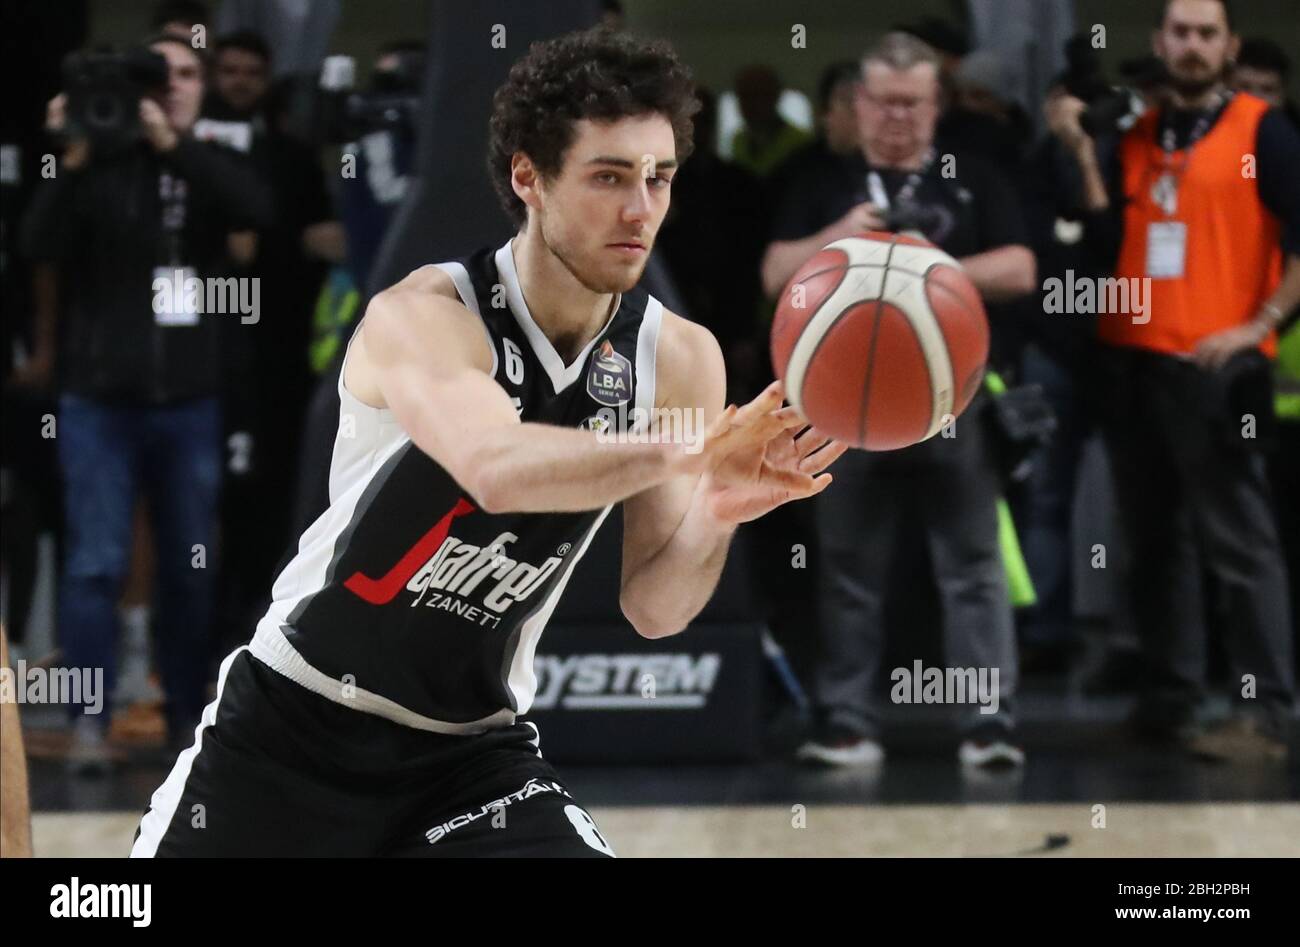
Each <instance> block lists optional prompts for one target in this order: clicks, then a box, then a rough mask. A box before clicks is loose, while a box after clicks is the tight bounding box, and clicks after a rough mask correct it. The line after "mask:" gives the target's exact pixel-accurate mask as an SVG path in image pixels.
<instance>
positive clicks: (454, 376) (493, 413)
mask: <svg viewBox="0 0 1300 947" xmlns="http://www.w3.org/2000/svg"><path fill="white" fill-rule="evenodd" d="M715 348H716V345H715ZM491 369H492V355H491V351H490V350H489V348H488V345H487V339H486V337H485V336H484V333H483V328H482V324H481V321H480V320H479V318H478V317H477V316H475V315H474V314H473V313H471V312H470V311H469V310H468V309H467V308H465V306H464V305H463V304H462V303H461V302H460V301H459V298H458V297H457V296H456V290H455V286H454V284H453V283H452V282H451V280H450V278H449V277H447V276H446V275H445V274H444V273H443V272H442V271H441V270H438V269H437V268H436V267H422V268H421V269H419V270H416V271H415V272H414V273H412V274H411V275H410V276H408V277H407V278H406V279H404V280H403V281H402V282H400V283H398V284H396V285H395V286H393V287H391V288H390V289H387V290H385V291H384V292H382V293H380V294H379V295H377V296H376V297H375V298H374V300H372V301H371V303H370V306H369V308H368V309H367V311H366V318H365V321H364V322H363V324H362V326H361V327H360V328H359V329H358V330H357V337H356V339H355V341H354V342H353V344H352V349H351V352H350V354H349V356H348V359H347V365H346V376H345V378H344V383H345V385H346V386H347V388H348V390H349V391H351V392H352V393H353V394H354V395H356V396H357V397H358V398H360V399H361V400H362V401H363V402H364V403H366V404H369V405H371V406H373V407H377V408H389V409H390V410H392V412H393V414H394V416H395V417H396V419H397V421H398V423H399V424H401V426H402V428H403V429H404V430H405V431H406V432H407V433H408V434H409V435H410V437H411V440H412V441H413V442H414V443H415V445H416V446H417V447H419V448H420V449H421V450H422V451H424V452H425V453H426V454H428V455H429V456H430V457H432V458H433V459H434V460H435V461H437V462H438V463H439V464H440V465H442V466H443V467H444V468H445V469H446V470H447V471H448V472H449V473H450V474H451V475H452V476H453V477H454V478H455V479H456V481H457V482H458V483H459V484H460V485H461V486H463V487H464V488H465V489H466V490H467V491H468V492H469V494H470V496H471V497H472V498H473V499H474V501H475V502H476V503H477V504H478V505H479V506H480V507H481V508H482V509H483V510H485V511H487V512H489V513H506V512H553V511H579V510H592V509H599V508H600V507H602V506H606V505H608V504H610V503H617V502H618V501H620V500H622V499H625V498H626V497H629V496H632V495H633V494H635V493H639V492H640V491H642V490H644V489H646V488H647V487H652V486H655V485H657V484H661V483H664V482H666V481H668V480H672V479H675V478H678V477H682V476H690V475H692V474H696V475H698V473H699V471H701V470H702V469H703V468H704V466H705V465H706V464H708V463H710V461H711V459H712V458H716V457H718V456H721V455H722V454H725V453H726V452H727V451H729V450H732V449H733V448H741V447H747V446H750V445H751V444H755V443H763V442H765V441H766V439H767V438H768V437H770V436H771V435H772V434H773V433H775V432H776V431H777V430H778V429H779V428H780V425H781V424H782V423H784V421H785V419H784V418H780V419H778V418H775V417H773V418H766V419H763V418H760V417H759V413H758V412H753V411H751V412H747V413H746V414H745V415H744V416H743V417H742V418H741V419H740V421H739V422H736V423H732V424H730V425H729V426H728V427H727V429H726V430H725V431H722V432H719V434H718V436H716V437H714V438H712V439H710V440H709V442H708V443H707V444H706V448H705V450H704V451H701V452H699V453H689V452H687V451H686V450H685V447H684V445H682V444H629V443H610V442H607V441H601V440H600V439H598V438H597V436H596V435H595V434H594V433H592V432H590V431H578V430H569V429H567V428H562V427H557V426H555V425H550V424H541V423H533V422H522V423H521V422H520V420H519V417H518V415H517V414H516V412H515V408H514V405H513V404H512V403H511V401H510V398H509V397H508V396H507V395H506V393H505V391H504V390H503V389H502V388H501V386H500V385H498V384H497V383H496V382H495V381H493V379H492V377H491V374H490V373H491ZM778 406H779V399H778V401H777V402H775V403H774V404H773V405H772V408H775V407H778ZM719 407H720V406H719ZM767 413H771V409H769V411H768V412H767ZM742 422H743V423H742ZM730 469H731V468H730V467H723V468H722V469H721V471H720V472H719V476H723V477H725V476H727V474H728V471H729V470H730Z"/></svg>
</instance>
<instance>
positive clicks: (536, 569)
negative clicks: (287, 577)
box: [343, 498, 571, 628]
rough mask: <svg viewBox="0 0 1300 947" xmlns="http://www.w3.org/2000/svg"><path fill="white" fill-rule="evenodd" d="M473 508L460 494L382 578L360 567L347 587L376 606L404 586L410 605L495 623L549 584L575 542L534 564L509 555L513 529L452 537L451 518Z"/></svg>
mask: <svg viewBox="0 0 1300 947" xmlns="http://www.w3.org/2000/svg"><path fill="white" fill-rule="evenodd" d="M475 509H477V507H475V506H474V504H473V503H471V502H469V500H466V499H463V498H462V499H461V500H459V501H457V503H456V505H455V506H454V507H453V508H452V509H451V510H450V511H449V512H448V513H447V514H446V515H445V516H444V517H443V518H442V519H440V520H438V522H437V523H435V524H434V525H433V527H432V528H431V529H430V530H429V531H428V532H427V533H425V534H424V535H423V536H421V537H420V538H419V539H418V540H417V541H416V543H415V545H413V546H411V548H410V549H408V550H407V551H406V552H405V553H404V554H403V555H402V557H401V558H400V559H398V560H397V563H396V564H395V565H394V566H393V567H392V568H391V569H389V570H388V572H387V573H386V574H384V575H383V576H382V577H380V578H378V579H372V578H370V577H369V576H367V575H364V574H363V573H361V572H360V571H357V572H354V573H352V575H351V576H350V577H349V578H348V579H347V581H346V582H344V583H343V587H344V588H346V589H347V590H348V591H350V592H352V593H353V594H354V595H356V596H358V597H359V598H361V599H363V600H364V601H367V602H369V603H370V604H372V605H386V604H388V603H389V602H391V601H392V600H393V599H394V598H396V597H397V593H398V592H400V591H401V590H402V589H406V590H407V591H409V592H415V593H416V598H415V600H414V601H413V602H411V607H412V608H414V607H416V606H417V605H423V606H425V607H427V608H438V609H442V610H444V611H447V612H451V613H452V614H455V615H457V616H459V617H461V618H464V619H465V620H466V621H473V622H477V623H478V624H479V625H481V626H484V627H493V628H495V627H496V625H497V624H498V623H499V622H500V620H501V615H502V614H504V613H505V611H506V610H507V609H509V608H510V606H511V605H513V604H515V603H516V602H522V601H523V600H524V599H526V598H528V597H529V596H530V595H532V594H533V593H534V592H536V591H537V590H538V589H539V588H541V587H542V586H543V585H544V584H545V583H546V580H547V579H549V578H550V577H551V575H552V574H553V573H554V572H555V570H556V569H557V568H559V566H560V564H561V563H562V562H563V561H564V559H563V556H564V555H565V554H567V553H568V552H569V548H571V547H569V544H568V543H565V544H564V545H562V546H560V547H559V548H558V549H557V550H556V552H557V555H554V556H551V557H549V558H548V559H547V560H546V561H545V562H543V563H542V564H541V565H533V564H531V563H528V562H522V561H520V560H518V559H515V558H513V557H512V556H511V555H510V544H511V543H513V542H515V540H517V539H518V538H519V537H518V536H516V535H515V534H514V533H511V532H504V533H501V534H500V535H498V536H497V537H496V538H495V539H494V540H493V541H492V542H490V543H488V544H487V545H486V546H476V545H474V544H473V543H466V542H462V541H461V540H459V539H457V538H456V537H455V536H452V535H451V524H452V521H453V520H455V519H456V518H457V517H461V516H465V515H466V514H468V513H472V512H474V510H475ZM479 591H483V596H482V599H481V600H480V602H481V604H471V602H469V601H467V600H466V599H467V597H468V596H469V595H470V594H471V593H477V592H479ZM476 598H477V596H476Z"/></svg>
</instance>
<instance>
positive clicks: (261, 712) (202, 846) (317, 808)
mask: <svg viewBox="0 0 1300 947" xmlns="http://www.w3.org/2000/svg"><path fill="white" fill-rule="evenodd" d="M195 734H196V735H195V741H194V745H193V746H191V747H190V748H189V749H187V750H185V751H184V752H183V753H181V754H180V756H179V757H178V758H177V760H176V764H175V766H174V767H173V768H172V771H171V774H170V775H169V776H168V777H167V779H166V780H165V781H164V782H163V784H162V785H161V786H160V787H159V788H158V789H157V791H155V792H154V794H153V798H152V800H151V801H150V805H149V808H148V809H147V810H146V811H145V813H144V816H143V817H142V819H141V821H140V827H139V828H138V829H137V830H136V836H135V843H134V845H133V847H132V849H131V855H132V856H133V857H152V856H167V855H181V856H184V855H190V856H211V857H222V856H250V855H254V856H256V855H266V856H344V857H378V856H393V857H416V856H421V857H428V856H435V857H436V856H452V857H454V856H580V857H606V856H612V855H613V854H614V853H613V851H612V850H611V849H610V847H609V845H608V843H607V842H606V841H605V838H604V836H602V835H601V833H600V831H599V830H598V829H597V828H596V824H595V822H594V821H592V818H591V816H590V815H588V814H587V812H586V811H585V810H584V809H583V808H582V807H581V806H580V805H578V804H577V803H576V802H575V801H574V800H573V798H572V797H571V796H570V795H569V792H568V790H567V789H566V788H565V787H564V784H563V783H562V782H561V781H560V779H559V777H558V776H557V775H556V774H555V771H554V770H553V769H552V768H551V766H550V764H549V763H547V762H546V761H545V760H544V759H543V758H542V756H541V753H540V751H539V749H538V740H537V730H536V728H535V727H534V726H532V725H531V724H528V723H517V724H515V725H514V726H511V727H505V728H501V729H498V730H493V731H489V732H487V733H483V734H479V735H474V736H446V735H442V734H436V733H429V732H426V731H423V730H416V729H413V728H411V727H405V726H402V725H401V724H398V723H394V722H392V721H390V720H386V719H384V718H382V717H378V716H375V715H374V714H369V713H364V712H361V711H357V710H353V709H351V708H349V707H346V706H343V705H341V704H338V703H335V702H334V701H331V700H328V699H327V698H324V697H322V696H320V695H319V694H315V693H312V692H311V691H309V690H307V689H306V688H304V687H301V686H300V685H298V684H296V683H294V682H293V681H291V680H289V679H288V678H286V677H284V676H282V675H280V674H279V673H278V672H276V671H274V670H272V669H271V668H269V667H267V666H266V665H265V664H263V663H262V662H261V661H259V660H258V659H257V658H255V657H253V655H252V654H250V653H249V652H248V650H247V649H246V648H240V649H239V650H237V651H235V652H234V653H233V654H231V655H230V656H228V657H227V658H226V660H225V662H224V663H223V664H222V667H221V675H220V679H219V683H218V689H217V699H216V700H214V701H213V702H212V703H211V704H209V705H208V707H207V709H206V710H205V711H204V713H203V720H202V722H201V724H200V725H199V727H198V728H197V730H196V732H195Z"/></svg>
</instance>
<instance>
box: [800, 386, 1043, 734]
mask: <svg viewBox="0 0 1300 947" xmlns="http://www.w3.org/2000/svg"><path fill="white" fill-rule="evenodd" d="M980 408H981V402H980V401H978V400H977V402H976V403H975V405H973V406H972V408H971V409H970V410H969V411H968V412H967V413H966V414H964V415H963V416H962V417H961V418H959V419H958V420H957V423H956V432H957V436H956V437H953V438H945V437H943V436H942V434H940V435H937V436H935V437H933V438H931V439H930V440H928V441H925V442H923V443H921V444H918V445H916V446H914V447H909V448H906V449H904V450H900V451H890V452H885V453H869V452H867V451H857V450H854V451H849V452H848V453H846V454H845V455H844V456H843V457H841V458H840V459H839V460H838V461H836V463H835V467H834V469H833V472H834V474H835V483H834V484H832V485H831V487H830V489H828V490H827V491H826V492H825V493H822V494H821V495H820V496H818V497H817V499H816V501H815V503H816V505H817V530H818V537H819V542H820V557H821V558H820V561H819V563H818V577H819V582H820V588H821V596H822V602H821V611H822V621H821V627H822V650H823V655H822V660H821V662H820V663H819V666H818V670H817V674H816V679H815V691H816V700H817V704H818V710H819V711H820V712H821V714H822V715H823V716H824V717H825V719H826V720H827V721H828V722H829V723H830V724H832V725H838V726H843V727H846V728H848V729H850V730H853V731H855V732H858V733H861V734H863V735H865V736H871V737H873V738H874V737H875V736H877V734H878V730H879V719H880V713H879V704H880V700H881V698H882V696H883V695H881V694H880V693H879V689H880V686H881V675H880V672H881V662H882V659H883V657H884V655H885V628H884V618H883V614H884V601H885V596H886V592H887V589H886V583H887V579H888V576H889V573H890V568H889V566H890V561H891V559H892V557H893V555H894V553H895V551H896V550H897V549H898V547H899V545H900V535H901V530H902V529H903V528H905V527H906V528H911V527H912V526H913V525H914V524H915V525H918V526H919V527H920V528H921V529H923V530H924V532H925V537H926V542H927V545H928V547H929V551H930V558H931V560H932V562H933V566H934V572H935V578H936V584H937V586H938V590H939V598H940V601H941V606H942V614H943V619H942V620H943V649H944V660H945V662H946V665H947V666H948V667H954V668H976V669H978V668H988V669H990V670H992V669H994V668H996V669H997V671H998V694H999V704H998V706H999V709H998V712H997V713H996V714H982V713H980V712H979V711H980V708H979V707H978V706H975V705H973V704H972V705H970V706H969V707H964V708H962V713H961V727H962V729H963V731H971V730H975V729H977V728H982V727H997V728H1000V729H1003V730H1009V729H1010V728H1011V727H1012V725H1013V717H1012V707H1011V701H1012V698H1013V696H1014V694H1015V689H1016V678H1017V674H1018V668H1017V655H1016V646H1015V636H1014V627H1013V624H1012V616H1011V603H1010V599H1009V598H1008V594H1007V584H1006V572H1005V570H1004V568H1003V564H1002V555H1001V550H1000V547H999V545H998V523H997V500H998V497H999V495H1000V492H1001V484H1000V480H999V475H998V472H997V469H996V466H995V464H994V462H993V459H992V457H991V455H990V451H989V444H988V439H987V436H986V434H985V431H984V428H983V425H982V420H981V418H980V417H979V411H980ZM900 594H904V595H907V594H912V595H915V594H918V593H917V592H916V590H915V589H903V590H901V593H900Z"/></svg>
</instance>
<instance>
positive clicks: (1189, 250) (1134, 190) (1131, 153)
mask: <svg viewBox="0 0 1300 947" xmlns="http://www.w3.org/2000/svg"><path fill="white" fill-rule="evenodd" d="M1266 111H1268V104H1267V103H1266V102H1264V101H1262V100H1261V99H1257V98H1255V97H1253V96H1250V95H1246V94H1243V93H1238V94H1237V95H1236V96H1234V97H1233V100H1232V101H1231V102H1230V103H1229V104H1228V106H1227V107H1226V108H1225V109H1224V110H1223V112H1222V114H1221V115H1220V116H1219V119H1218V121H1216V122H1215V123H1214V127H1213V128H1211V129H1210V131H1209V132H1208V133H1207V134H1206V135H1205V137H1204V138H1202V139H1201V140H1200V142H1198V143H1197V144H1196V145H1195V146H1194V147H1193V148H1192V150H1191V154H1190V157H1189V155H1188V153H1187V152H1186V150H1184V151H1179V152H1175V153H1174V155H1173V166H1174V167H1175V168H1178V167H1180V166H1182V165H1183V162H1184V161H1186V165H1185V167H1184V168H1183V172H1182V174H1181V176H1180V178H1179V186H1178V206H1177V209H1176V212H1175V213H1174V216H1172V217H1170V216H1168V215H1167V214H1166V213H1165V211H1164V210H1163V209H1162V208H1161V207H1160V206H1159V205H1158V204H1156V202H1155V200H1154V198H1153V197H1152V195H1151V188H1152V186H1153V185H1154V184H1155V182H1156V180H1157V179H1158V178H1159V177H1160V176H1161V175H1162V174H1164V172H1165V152H1164V149H1162V148H1161V147H1160V143H1159V142H1158V141H1157V140H1156V138H1157V121H1158V118H1159V116H1158V115H1157V114H1156V113H1155V112H1148V113H1147V114H1146V115H1144V116H1143V117H1142V118H1141V119H1140V120H1139V121H1138V123H1137V124H1136V125H1135V126H1134V127H1133V128H1132V129H1130V130H1129V132H1128V134H1127V135H1125V136H1124V138H1123V140H1122V141H1121V142H1120V150H1119V157H1120V167H1121V169H1122V179H1123V185H1124V196H1125V198H1126V200H1127V203H1126V204H1125V207H1124V238H1123V242H1122V244H1121V246H1120V252H1119V262H1118V264H1117V265H1116V271H1115V275H1116V276H1117V277H1120V278H1130V279H1131V278H1138V279H1141V278H1142V277H1145V276H1146V275H1147V232H1148V231H1147V228H1148V226H1149V225H1150V224H1153V223H1160V222H1172V221H1179V222H1182V223H1184V224H1186V225H1187V246H1186V257H1185V260H1184V267H1183V276H1182V277H1181V278H1165V279H1160V278H1153V279H1152V280H1151V282H1150V284H1149V285H1150V296H1149V297H1148V299H1147V304H1148V307H1149V308H1148V309H1147V315H1148V316H1149V317H1150V319H1149V321H1148V322H1146V323H1135V322H1134V321H1133V319H1132V318H1130V317H1129V316H1126V315H1118V314H1110V315H1103V316H1101V317H1100V319H1099V320H1098V327H1099V328H1098V332H1099V335H1100V337H1101V340H1102V341H1103V342H1107V343H1109V344H1111V345H1129V346H1136V347H1138V348H1144V349H1154V350H1155V351H1158V352H1168V353H1171V354H1182V355H1187V354H1191V352H1193V351H1194V350H1195V348H1196V345H1197V343H1198V342H1200V341H1201V340H1202V339H1204V338H1205V337H1206V336H1208V335H1212V334H1213V333H1215V332H1219V331H1222V330H1223V329H1231V328H1233V327H1234V326H1240V325H1245V324H1246V323H1248V322H1249V321H1250V320H1251V319H1253V318H1254V317H1255V315H1256V314H1257V313H1258V312H1259V307H1260V305H1261V304H1262V303H1263V302H1264V300H1266V299H1267V298H1268V297H1269V296H1270V295H1272V293H1273V291H1274V290H1275V289H1276V288H1277V285H1278V283H1279V282H1280V281H1281V279H1282V250H1281V245H1280V240H1281V225H1280V224H1279V223H1278V220H1277V218H1276V217H1274V216H1273V214H1272V213H1271V212H1270V211H1269V209H1268V208H1267V207H1265V206H1264V203H1263V202H1262V201H1261V200H1260V199H1259V189H1258V187H1257V186H1256V184H1257V181H1256V179H1255V177H1254V176H1253V174H1252V175H1251V176H1249V177H1248V176H1247V170H1249V169H1250V166H1248V165H1247V162H1246V156H1247V155H1251V156H1253V155H1254V153H1255V140H1256V135H1257V132H1258V129H1259V121H1260V119H1261V118H1262V117H1263V115H1264V113H1265V112H1266ZM1253 160H1254V159H1253V158H1252V159H1251V161H1252V162H1253ZM1260 348H1261V349H1262V350H1263V351H1264V353H1265V354H1267V355H1269V356H1270V357H1272V356H1273V355H1274V354H1275V353H1276V351H1277V337H1276V334H1274V333H1270V334H1269V337H1268V338H1267V339H1265V340H1264V342H1263V343H1262V344H1261V345H1260Z"/></svg>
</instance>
